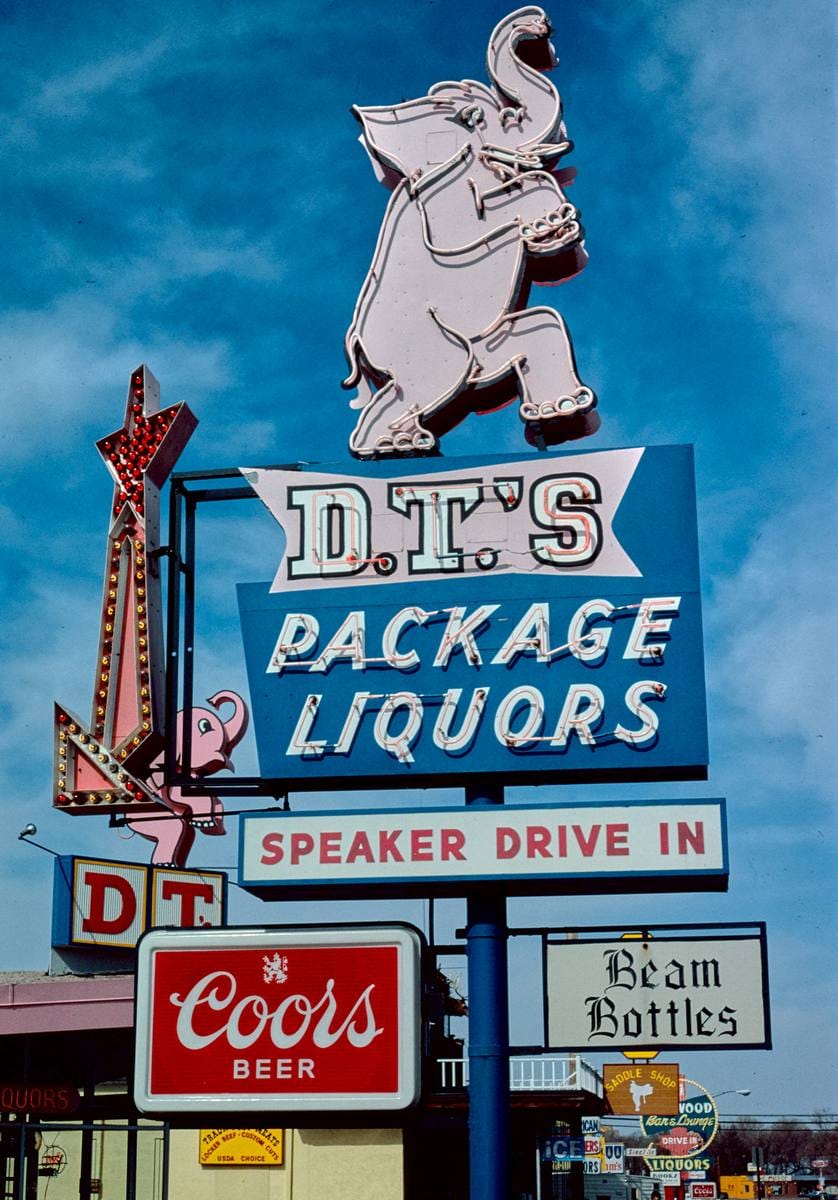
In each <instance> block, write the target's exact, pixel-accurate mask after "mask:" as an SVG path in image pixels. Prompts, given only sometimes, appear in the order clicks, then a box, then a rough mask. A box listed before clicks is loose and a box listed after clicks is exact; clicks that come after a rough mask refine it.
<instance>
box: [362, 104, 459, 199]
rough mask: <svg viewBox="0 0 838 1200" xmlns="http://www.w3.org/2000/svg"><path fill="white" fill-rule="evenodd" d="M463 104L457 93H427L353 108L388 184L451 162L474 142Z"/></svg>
mask: <svg viewBox="0 0 838 1200" xmlns="http://www.w3.org/2000/svg"><path fill="white" fill-rule="evenodd" d="M460 107H461V105H460V104H458V102H457V100H456V98H455V97H453V96H423V97H422V98H421V99H420V100H408V101H406V102H405V103H404V104H389V105H385V106H382V107H380V108H359V107H358V106H357V105H355V106H354V107H353V109H352V111H353V112H354V114H355V116H356V117H357V118H358V120H359V121H360V122H361V128H362V129H363V133H362V135H361V142H362V143H363V145H364V147H365V149H366V150H367V153H368V154H369V156H370V158H371V159H372V160H373V165H374V166H378V167H380V168H381V173H380V177H381V176H382V175H383V182H385V183H386V182H389V179H392V177H393V176H395V177H396V178H397V179H402V178H409V177H410V176H411V175H413V174H414V173H415V172H416V171H422V172H425V171H427V170H428V169H429V168H430V167H433V166H437V165H438V164H439V163H443V162H447V160H448V159H449V158H452V157H453V156H454V155H456V154H457V153H458V152H459V151H460V150H462V149H463V148H464V147H465V146H467V145H468V144H469V143H470V141H471V139H472V131H471V130H470V129H469V128H467V126H465V125H464V124H463V123H462V121H460V120H458V118H457V112H458V111H459V108H460ZM377 173H379V172H377ZM388 177H389V179H388Z"/></svg>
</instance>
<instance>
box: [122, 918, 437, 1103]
mask: <svg viewBox="0 0 838 1200" xmlns="http://www.w3.org/2000/svg"><path fill="white" fill-rule="evenodd" d="M420 951H421V942H420V935H419V934H418V932H417V931H416V930H414V929H412V928H411V927H409V926H394V927H383V926H377V927H363V926H361V927H350V926H343V927H331V928H318V927H312V928H309V929H293V930H288V929H285V930H283V929H278V930H277V929H275V930H263V929H228V930H224V931H219V932H217V933H208V932H207V931H206V930H201V931H172V930H164V931H154V932H152V933H150V934H148V935H146V936H145V937H144V938H143V939H142V941H141V942H140V944H139V947H138V963H137V1015H136V1026H137V1042H136V1063H135V1093H134V1098H135V1102H136V1105H137V1108H139V1109H140V1110H141V1111H143V1112H166V1111H182V1110H192V1111H196V1112H219V1111H236V1110H237V1109H258V1110H262V1109H268V1110H282V1109H288V1110H301V1109H302V1110H310V1111H317V1110H319V1109H324V1110H325V1109H347V1108H351V1109H359V1108H367V1109H401V1108H407V1107H408V1106H409V1105H411V1104H413V1103H415V1101H416V1099H417V1097H418V1092H419V1068H418V1055H419V1031H420V1010H419V977H420V969H419V964H420Z"/></svg>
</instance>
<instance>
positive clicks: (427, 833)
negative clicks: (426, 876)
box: [410, 829, 434, 862]
mask: <svg viewBox="0 0 838 1200" xmlns="http://www.w3.org/2000/svg"><path fill="white" fill-rule="evenodd" d="M432 839H433V830H431V829H411V831H410V857H411V860H412V861H413V862H432V861H433V857H434V851H433V846H432V845H431V841H432Z"/></svg>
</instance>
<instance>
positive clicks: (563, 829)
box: [556, 825, 567, 858]
mask: <svg viewBox="0 0 838 1200" xmlns="http://www.w3.org/2000/svg"><path fill="white" fill-rule="evenodd" d="M556 833H557V834H558V835H559V858H567V825H560V826H559V827H558V829H557V830H556Z"/></svg>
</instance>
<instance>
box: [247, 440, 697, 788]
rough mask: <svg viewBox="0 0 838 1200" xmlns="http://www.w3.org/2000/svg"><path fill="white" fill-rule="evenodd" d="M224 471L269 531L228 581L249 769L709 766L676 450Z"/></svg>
mask: <svg viewBox="0 0 838 1200" xmlns="http://www.w3.org/2000/svg"><path fill="white" fill-rule="evenodd" d="M243 474H244V475H245V478H246V479H247V480H248V482H249V483H250V484H251V485H252V486H253V488H254V489H255V491H256V492H257V493H258V495H259V497H260V498H261V499H262V500H263V502H264V503H265V504H266V506H267V507H268V509H269V510H270V511H271V513H272V514H273V515H274V517H275V518H276V520H277V521H278V522H279V523H280V525H281V526H282V528H283V530H284V532H285V538H286V541H285V554H284V557H283V559H282V561H281V563H280V566H279V569H278V571H277V575H276V577H275V579H274V581H273V583H272V584H270V583H267V582H263V583H242V584H240V585H239V609H240V615H241V622H242V633H243V638H244V648H245V658H246V662H247V671H248V678H249V682H250V698H251V704H252V711H253V722H254V731H255V735H256V743H257V750H258V754H259V763H260V768H261V776H262V778H263V779H264V780H271V781H275V782H276V783H277V785H280V784H281V786H282V787H284V788H294V789H296V790H300V789H308V790H318V789H319V790H322V789H323V788H324V787H330V788H359V787H369V786H375V785H377V784H381V785H382V786H384V787H386V788H387V789H388V790H392V789H393V788H395V787H411V788H413V787H426V786H432V785H434V784H437V785H439V784H444V785H451V784H455V783H467V782H468V781H469V780H472V779H474V778H476V777H479V778H484V777H485V776H487V775H491V776H492V777H493V778H494V779H495V781H496V783H498V784H502V783H504V782H505V781H507V782H514V783H526V782H528V781H530V782H537V783H543V782H544V781H545V778H546V777H547V776H549V774H550V773H552V772H554V771H555V772H557V773H561V774H563V775H564V776H565V777H566V778H568V779H570V778H574V777H578V778H585V779H595V778H597V777H603V773H604V774H605V775H606V776H607V777H608V778H610V779H615V778H633V779H638V778H644V777H646V778H648V777H650V776H654V777H656V778H660V777H661V776H666V777H670V778H673V777H677V778H705V777H706V768H707V738H706V712H705V700H704V668H703V651H702V634H701V608H700V595H699V579H698V556H697V538H696V532H695V510H694V504H695V497H694V481H693V467H692V453H691V450H690V448H689V447H683V446H655V447H646V448H633V449H627V450H602V451H588V452H583V451H577V452H574V453H572V454H564V455H563V454H555V455H550V457H549V459H545V458H544V457H543V456H541V455H537V454H536V455H526V456H521V457H509V458H504V459H493V460H489V461H487V460H485V459H478V458H466V459H460V460H446V462H445V465H444V467H442V468H441V465H440V462H439V461H437V460H435V459H417V460H415V461H412V462H410V463H409V464H398V463H390V464H388V463H372V464H369V463H367V464H351V465H346V466H336V467H334V468H333V469H331V470H329V471H324V470H322V469H318V470H309V469H308V468H306V467H304V468H303V469H302V470H294V471H288V470H273V469H261V468H260V469H258V470H255V469H253V470H252V469H243ZM664 496H665V497H666V500H665V502H664V501H662V497H664ZM280 544H281V543H280Z"/></svg>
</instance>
